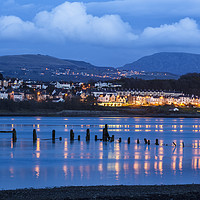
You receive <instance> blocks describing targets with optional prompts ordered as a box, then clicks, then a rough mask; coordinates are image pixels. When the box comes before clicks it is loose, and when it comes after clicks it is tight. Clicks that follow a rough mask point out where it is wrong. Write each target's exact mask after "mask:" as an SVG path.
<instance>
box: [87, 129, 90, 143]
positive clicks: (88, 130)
mask: <svg viewBox="0 0 200 200" xmlns="http://www.w3.org/2000/svg"><path fill="white" fill-rule="evenodd" d="M86 141H90V129H87V131H86Z"/></svg>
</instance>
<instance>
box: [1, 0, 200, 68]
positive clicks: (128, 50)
mask: <svg viewBox="0 0 200 200" xmlns="http://www.w3.org/2000/svg"><path fill="white" fill-rule="evenodd" d="M199 24H200V1H199V0H104V1H103V0H101V1H100V0H99V1H97V0H96V1H95V0H85V1H79V0H74V1H72V0H71V1H63V0H48V1H47V0H0V55H8V54H25V53H36V54H38V53H39V54H44V55H51V56H56V57H59V58H68V59H76V60H85V61H88V62H91V63H92V64H95V65H98V66H113V67H117V66H122V65H124V64H126V63H129V62H132V61H134V60H136V59H138V58H140V57H142V56H145V55H150V54H153V53H156V52H163V51H170V52H177V51H178V52H192V53H199V52H200V49H199V46H200V28H199Z"/></svg>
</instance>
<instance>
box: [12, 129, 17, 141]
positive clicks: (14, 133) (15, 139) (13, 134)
mask: <svg viewBox="0 0 200 200" xmlns="http://www.w3.org/2000/svg"><path fill="white" fill-rule="evenodd" d="M12 139H13V142H16V141H17V132H16V130H15V128H14V129H13V133H12Z"/></svg>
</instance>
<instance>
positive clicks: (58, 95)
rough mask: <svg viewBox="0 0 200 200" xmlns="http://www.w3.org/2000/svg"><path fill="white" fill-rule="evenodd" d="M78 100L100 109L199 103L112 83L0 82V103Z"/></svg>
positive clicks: (193, 98) (181, 96)
mask: <svg viewBox="0 0 200 200" xmlns="http://www.w3.org/2000/svg"><path fill="white" fill-rule="evenodd" d="M115 86H116V87H115ZM72 99H76V100H77V99H78V100H80V102H88V101H89V102H91V103H94V104H98V105H99V106H111V107H122V106H162V105H175V106H188V105H193V106H200V99H199V98H198V97H196V96H188V95H185V94H183V93H181V92H175V91H153V90H137V89H123V88H122V87H121V86H120V85H117V84H113V83H106V82H105V83H102V82H98V83H94V84H93V85H90V84H84V83H81V82H77V83H68V82H38V81H31V80H28V81H23V80H19V79H5V80H0V100H13V101H16V102H18V101H37V102H47V101H51V102H55V103H58V102H65V101H71V100H72Z"/></svg>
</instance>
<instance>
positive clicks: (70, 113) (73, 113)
mask: <svg viewBox="0 0 200 200" xmlns="http://www.w3.org/2000/svg"><path fill="white" fill-rule="evenodd" d="M9 116H10V117H11V116H16V117H37V116H38V117H39V116H40V117H149V118H200V114H183V113H180V114H178V113H176V114H175V113H173V114H151V113H148V114H134V113H126V112H122V111H93V110H92V111H90V110H64V111H61V112H0V117H9Z"/></svg>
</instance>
